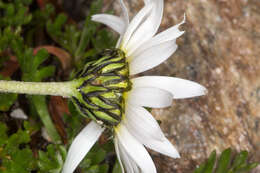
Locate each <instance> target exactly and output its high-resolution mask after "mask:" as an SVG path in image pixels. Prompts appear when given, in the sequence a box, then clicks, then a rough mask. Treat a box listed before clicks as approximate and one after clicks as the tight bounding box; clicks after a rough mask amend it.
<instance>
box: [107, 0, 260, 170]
mask: <svg viewBox="0 0 260 173" xmlns="http://www.w3.org/2000/svg"><path fill="white" fill-rule="evenodd" d="M105 4H106V6H105V7H104V10H107V9H110V8H112V9H114V10H115V11H116V13H118V14H119V13H120V8H119V5H118V3H117V2H116V1H114V0H105ZM127 6H128V7H129V9H130V13H131V16H133V14H135V13H136V12H137V11H138V10H139V9H140V8H141V7H142V6H143V2H142V1H141V0H128V1H127ZM184 13H185V14H186V16H187V22H186V24H185V25H183V29H184V30H185V31H186V33H185V34H184V35H183V36H182V37H181V38H179V39H178V40H177V42H178V45H179V49H178V50H177V51H176V53H175V54H174V55H173V56H172V57H171V58H170V59H169V60H168V61H167V62H165V63H164V64H162V65H160V66H159V67H157V68H155V69H153V70H152V71H149V72H147V73H146V74H148V75H151V74H157V75H158V74H160V75H166V76H176V77H180V78H184V79H189V80H193V81H196V82H199V83H201V84H202V85H204V86H206V87H207V89H208V94H207V95H206V96H203V97H199V98H193V99H184V100H175V101H174V102H173V105H172V107H171V108H168V109H154V110H153V115H154V116H155V117H156V118H157V119H159V120H161V122H162V123H161V127H162V129H163V131H164V132H165V134H166V135H167V137H168V138H169V139H170V140H171V142H172V143H173V144H175V146H176V147H177V148H178V150H179V151H180V153H181V156H182V158H181V159H178V160H174V159H170V158H168V157H166V156H162V155H160V154H158V153H155V152H151V153H152V155H153V159H154V160H155V162H156V165H157V168H158V172H159V173H172V172H176V173H189V172H192V170H193V169H194V168H195V167H196V165H197V164H198V163H201V162H202V161H204V160H205V159H206V158H207V157H208V156H209V154H210V153H211V152H212V151H213V150H214V149H216V150H217V152H218V153H220V152H221V151H222V150H224V149H225V148H228V147H231V148H232V149H233V150H236V151H240V150H248V151H249V152H250V153H251V156H252V158H251V159H252V160H253V161H258V162H259V161H260V48H259V47H260V1H259V0H165V11H164V18H163V22H162V25H161V28H160V30H164V29H166V28H167V27H170V26H172V25H175V24H177V23H179V22H180V21H181V20H182V19H183V15H184ZM254 172H260V168H258V169H256V170H255V171H254Z"/></svg>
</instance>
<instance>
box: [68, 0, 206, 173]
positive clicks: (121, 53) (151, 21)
mask: <svg viewBox="0 0 260 173" xmlns="http://www.w3.org/2000/svg"><path fill="white" fill-rule="evenodd" d="M144 2H145V5H144V7H143V8H142V9H141V10H140V11H139V12H138V13H137V14H136V16H135V17H134V18H133V19H132V20H131V22H129V17H128V12H127V9H126V7H125V4H124V3H123V0H120V5H121V7H122V16H121V17H117V16H113V15H109V14H97V15H94V16H93V17H92V20H93V21H97V22H101V23H103V24H105V25H107V26H109V27H110V28H112V29H113V30H115V31H116V32H117V33H119V34H120V38H119V40H118V43H117V46H116V48H115V49H113V50H106V51H104V52H103V53H102V54H101V55H100V56H101V58H100V57H99V59H98V60H96V61H93V62H90V63H88V64H87V65H86V66H85V68H84V69H83V70H82V71H81V72H80V74H79V76H80V79H82V78H84V79H82V83H80V85H79V84H77V86H76V88H77V91H78V93H79V94H78V95H77V94H75V95H74V96H72V99H73V102H74V103H75V105H76V106H77V108H78V109H79V111H80V112H81V113H83V114H85V115H88V116H89V117H91V119H92V120H93V121H91V122H90V123H89V124H88V125H87V126H86V127H85V128H84V129H83V130H82V131H81V132H80V133H79V134H78V136H77V137H76V138H75V139H74V141H73V142H72V144H71V146H70V149H69V151H68V155H67V158H66V161H65V164H64V167H63V173H72V172H73V171H74V170H75V169H76V167H77V165H78V164H79V163H80V162H81V160H82V159H83V158H84V157H85V155H86V154H87V153H88V151H89V150H90V149H91V147H92V146H93V145H94V144H95V142H96V141H97V140H98V138H99V137H100V135H101V134H102V132H103V131H104V130H105V129H106V128H108V129H110V130H111V131H112V133H113V136H114V145H115V151H116V154H117V158H118V160H119V163H120V165H121V168H122V172H127V173H139V172H142V173H156V168H155V165H154V163H153V161H152V159H151V157H150V155H149V153H148V152H147V150H146V148H145V147H147V148H150V149H152V150H154V151H157V152H159V153H162V154H164V155H166V156H169V157H172V158H179V157H180V155H179V153H178V151H177V150H176V149H175V147H174V146H173V145H172V144H171V143H170V142H169V141H168V140H167V139H166V137H165V136H164V134H163V132H162V131H161V129H160V127H159V125H158V123H157V121H156V120H155V119H154V118H153V116H152V115H151V114H150V113H149V111H147V110H146V109H145V108H144V107H151V108H165V107H169V106H170V105H171V103H172V99H182V98H190V97H195V96H200V95H204V94H205V93H206V89H205V88H204V87H203V86H201V85H199V84H197V83H195V82H192V81H188V80H184V79H179V78H174V77H165V76H143V77H135V76H134V75H137V74H139V73H142V72H144V71H147V70H149V69H151V68H153V67H156V66H158V65H159V64H161V63H162V62H164V61H165V60H167V58H169V57H170V56H171V55H172V54H173V53H174V52H175V51H176V49H177V45H176V39H177V38H178V37H179V36H181V35H182V34H183V33H184V32H183V31H180V30H179V29H178V27H179V26H180V25H181V24H183V23H184V20H185V19H184V20H183V21H182V22H181V23H179V24H178V25H175V26H173V27H171V28H169V29H167V30H165V31H163V32H161V33H159V34H156V33H157V31H158V28H159V25H160V23H161V20H162V15H163V6H164V2H163V0H145V1H144ZM90 85H91V86H90ZM93 91H95V92H93ZM97 91H98V92H97ZM83 101H84V102H85V103H84V104H83V103H82V102H83ZM96 107H98V109H95V108H96Z"/></svg>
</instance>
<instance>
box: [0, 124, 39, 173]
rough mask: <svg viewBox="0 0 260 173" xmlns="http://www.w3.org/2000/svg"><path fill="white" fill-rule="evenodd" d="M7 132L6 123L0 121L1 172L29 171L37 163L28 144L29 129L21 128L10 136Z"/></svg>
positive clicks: (25, 172) (21, 172)
mask: <svg viewBox="0 0 260 173" xmlns="http://www.w3.org/2000/svg"><path fill="white" fill-rule="evenodd" d="M6 133H7V127H6V125H4V124H3V123H1V122H0V158H1V173H17V172H19V173H29V172H30V171H32V170H33V169H34V168H35V166H36V163H35V159H34V157H33V153H32V151H31V150H30V147H29V145H28V143H29V142H30V135H29V133H28V131H26V130H21V129H19V130H18V131H17V132H16V133H14V134H12V135H11V136H10V137H8V135H7V134H6Z"/></svg>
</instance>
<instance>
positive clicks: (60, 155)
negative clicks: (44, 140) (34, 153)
mask: <svg viewBox="0 0 260 173" xmlns="http://www.w3.org/2000/svg"><path fill="white" fill-rule="evenodd" d="M64 151H65V148H64V147H63V146H61V145H53V144H50V145H48V147H47V152H43V151H39V160H38V162H37V163H38V167H39V170H40V172H42V173H46V172H48V173H60V172H61V170H62V167H63V164H64Z"/></svg>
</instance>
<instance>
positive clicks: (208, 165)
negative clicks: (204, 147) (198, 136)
mask: <svg viewBox="0 0 260 173" xmlns="http://www.w3.org/2000/svg"><path fill="white" fill-rule="evenodd" d="M216 155H217V154H216V150H215V151H213V152H212V153H211V154H210V156H209V159H208V161H207V163H206V166H205V168H204V170H203V172H204V173H212V172H213V168H214V165H215V161H216Z"/></svg>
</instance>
